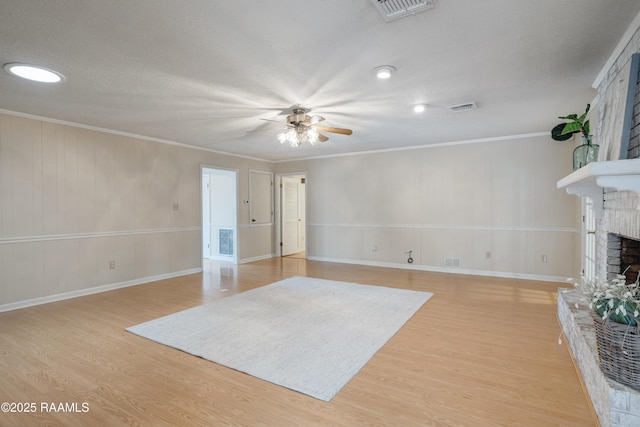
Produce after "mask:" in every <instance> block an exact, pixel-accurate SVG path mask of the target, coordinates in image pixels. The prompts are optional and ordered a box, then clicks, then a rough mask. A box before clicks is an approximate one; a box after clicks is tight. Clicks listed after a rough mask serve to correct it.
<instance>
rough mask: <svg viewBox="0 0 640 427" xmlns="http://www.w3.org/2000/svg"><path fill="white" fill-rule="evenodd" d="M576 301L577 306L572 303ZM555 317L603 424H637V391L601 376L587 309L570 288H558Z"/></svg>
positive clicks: (608, 426) (639, 416)
mask: <svg viewBox="0 0 640 427" xmlns="http://www.w3.org/2000/svg"><path fill="white" fill-rule="evenodd" d="M576 304H578V307H579V308H577V307H576ZM558 318H559V319H560V324H561V325H562V329H563V331H564V334H565V336H566V339H567V341H568V344H569V347H570V348H571V352H572V353H573V357H574V359H575V361H576V364H577V365H578V366H577V368H578V369H579V370H580V372H579V374H581V375H582V379H583V381H584V384H585V386H586V388H587V392H588V394H589V397H590V398H591V401H592V402H593V406H594V409H595V411H596V414H597V415H598V419H599V421H600V424H601V425H602V426H603V427H630V426H640V392H639V391H636V390H634V389H632V388H630V387H627V386H625V385H622V384H620V383H618V382H616V381H613V380H611V379H609V378H607V377H605V376H604V374H603V373H602V371H601V370H600V365H599V363H598V350H597V347H596V335H595V331H594V329H593V320H592V318H591V314H590V309H589V308H588V307H587V306H586V303H585V302H582V301H580V294H579V293H578V291H576V290H574V289H567V288H560V289H558Z"/></svg>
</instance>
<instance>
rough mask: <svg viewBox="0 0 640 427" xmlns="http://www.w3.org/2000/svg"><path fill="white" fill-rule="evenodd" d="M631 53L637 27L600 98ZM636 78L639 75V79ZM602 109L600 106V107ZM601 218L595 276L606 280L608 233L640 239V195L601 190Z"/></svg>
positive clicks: (637, 139)
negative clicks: (602, 204)
mask: <svg viewBox="0 0 640 427" xmlns="http://www.w3.org/2000/svg"><path fill="white" fill-rule="evenodd" d="M634 53H640V28H639V29H637V30H636V33H635V34H634V36H633V37H632V39H631V41H630V42H629V43H628V44H627V46H626V48H625V49H624V50H623V52H622V53H621V54H620V56H619V57H618V59H617V60H616V62H615V63H614V65H613V66H612V67H611V68H610V69H609V71H608V73H607V75H606V77H605V78H604V79H603V80H602V82H600V84H599V86H598V88H597V89H598V94H599V95H600V97H601V99H604V93H605V91H606V89H607V87H608V86H609V84H610V83H611V82H612V81H613V79H615V78H616V77H618V74H619V70H621V69H624V65H625V64H626V63H627V62H628V61H630V60H631V56H632V55H633V54H634ZM639 77H640V76H639ZM604 107H605V106H600V108H601V109H602V108H604ZM627 158H628V159H637V158H640V78H639V84H636V87H635V101H634V108H633V122H632V127H631V134H630V139H629V149H628V152H627ZM604 208H605V211H604V216H603V218H602V219H599V220H598V219H597V220H596V265H597V267H596V275H598V276H599V277H607V241H608V234H609V233H613V234H619V235H622V236H626V237H628V238H631V239H635V240H640V195H639V194H636V193H632V192H628V191H613V190H605V191H604Z"/></svg>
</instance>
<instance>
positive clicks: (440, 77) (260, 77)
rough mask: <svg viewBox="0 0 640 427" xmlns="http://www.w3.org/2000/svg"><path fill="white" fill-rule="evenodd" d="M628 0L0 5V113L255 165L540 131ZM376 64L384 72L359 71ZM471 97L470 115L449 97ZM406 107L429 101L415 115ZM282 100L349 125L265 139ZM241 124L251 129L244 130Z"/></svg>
mask: <svg viewBox="0 0 640 427" xmlns="http://www.w3.org/2000/svg"><path fill="white" fill-rule="evenodd" d="M639 11H640V1H638V0H615V1H605V0H536V1H525V0H483V1H477V0H436V8H435V9H433V10H430V11H426V12H422V13H418V14H416V15H415V16H410V17H408V18H403V19H400V20H398V21H394V22H390V23H385V22H384V21H383V19H382V17H381V16H380V15H379V14H378V12H377V11H376V9H375V8H374V6H373V5H372V3H371V1H370V0H350V1H345V0H315V1H304V2H302V1H294V0H273V1H260V0H253V1H252V0H232V1H224V2H223V1H212V0H187V1H178V0H136V1H131V0H56V1H50V0H0V63H2V64H4V63H7V62H27V63H35V64H40V65H43V66H46V67H49V68H53V69H55V70H57V71H59V72H61V73H62V74H64V75H65V77H66V80H65V81H64V83H62V84H59V85H54V86H46V85H43V84H38V83H31V82H27V81H21V80H20V79H18V78H16V77H13V76H11V75H9V74H7V73H5V72H1V73H0V109H4V110H10V111H15V112H20V113H26V114H31V115H36V116H42V117H47V118H52V119H57V120H63V121H69V122H74V123H79V124H82V125H87V126H93V127H98V128H105V129H110V130H115V131H119V132H126V133H131V134H136V135H141V136H146V137H152V138H158V139H162V140H168V141H174V142H179V143H183V144H188V145H193V146H198V147H206V148H210V149H214V150H219V151H224V152H228V153H235V154H240V155H246V156H251V157H257V158H262V159H268V160H285V159H295V158H300V157H310V156H320V155H329V154H339V153H348V152H357V151H369V150H379V149H389V148H399V147H407V146H421V145H427V144H436V143H446V142H456V141H466V140H474V139H480V138H491V137H502V136H509V135H518V134H526V133H535V132H543V131H548V130H549V129H551V127H553V125H555V124H556V123H557V122H558V119H557V118H556V117H557V116H558V115H564V114H569V113H572V112H581V111H583V109H584V106H585V104H586V103H587V102H590V101H591V100H592V99H593V97H594V96H595V91H594V89H593V88H592V87H591V85H592V83H593V81H594V79H595V78H596V76H597V74H598V73H599V72H600V70H601V68H602V67H603V65H604V64H605V62H606V61H607V59H608V57H609V55H610V54H611V53H612V51H613V50H614V48H615V47H616V44H617V43H618V41H619V40H620V38H621V37H622V36H623V34H624V33H625V31H626V30H627V28H628V27H629V24H630V23H631V22H632V21H633V19H634V18H635V17H636V15H637V14H638V12H639ZM383 64H391V65H394V66H395V67H396V68H397V73H396V74H395V75H394V76H393V78H392V79H390V80H387V81H380V80H377V79H376V78H375V77H374V74H373V68H374V67H376V66H378V65H383ZM469 101H475V102H476V103H477V104H478V107H479V108H478V110H476V111H472V112H467V113H452V112H450V111H449V110H448V108H447V107H448V106H450V105H454V104H459V103H464V102H469ZM416 103H426V104H429V106H430V107H429V108H428V109H427V111H425V112H424V113H423V114H421V115H418V114H415V113H413V112H412V110H411V106H412V105H413V104H416ZM293 105H301V106H304V107H306V108H310V109H312V113H313V114H318V115H322V116H324V117H325V118H326V121H325V122H324V123H323V124H326V125H327V126H336V127H345V128H350V129H353V135H351V136H344V135H336V134H327V136H329V137H330V140H329V141H328V142H326V143H322V144H319V145H316V146H314V147H308V146H303V147H299V148H297V149H293V148H291V147H286V146H281V145H280V144H279V143H278V142H277V140H276V134H277V133H278V132H279V130H280V129H279V126H278V125H273V124H270V123H268V122H265V121H261V120H260V118H265V119H274V120H282V121H283V122H284V117H285V115H286V114H287V113H289V112H290V108H291V107H292V106H293ZM248 131H255V132H248Z"/></svg>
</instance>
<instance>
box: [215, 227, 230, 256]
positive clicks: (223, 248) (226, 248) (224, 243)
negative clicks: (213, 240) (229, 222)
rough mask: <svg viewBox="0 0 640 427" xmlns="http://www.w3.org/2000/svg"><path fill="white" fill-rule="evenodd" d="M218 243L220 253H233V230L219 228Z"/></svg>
mask: <svg viewBox="0 0 640 427" xmlns="http://www.w3.org/2000/svg"><path fill="white" fill-rule="evenodd" d="M218 243H219V250H220V255H233V230H232V229H230V228H221V229H220V230H219V237H218Z"/></svg>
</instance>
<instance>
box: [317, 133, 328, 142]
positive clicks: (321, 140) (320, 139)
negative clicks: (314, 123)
mask: <svg viewBox="0 0 640 427" xmlns="http://www.w3.org/2000/svg"><path fill="white" fill-rule="evenodd" d="M328 140H329V137H327V136H324V135H323V134H321V133H319V134H318V141H320V142H325V141H328Z"/></svg>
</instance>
